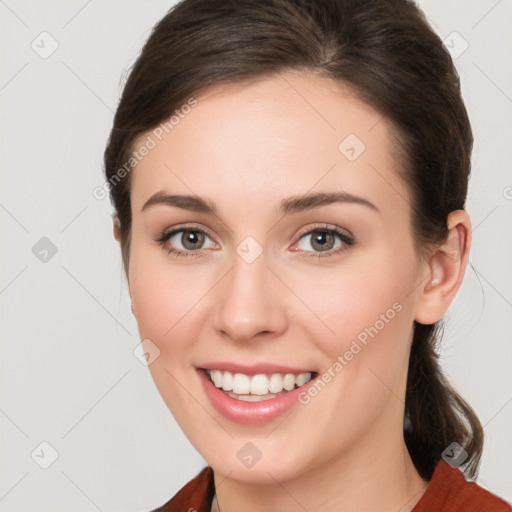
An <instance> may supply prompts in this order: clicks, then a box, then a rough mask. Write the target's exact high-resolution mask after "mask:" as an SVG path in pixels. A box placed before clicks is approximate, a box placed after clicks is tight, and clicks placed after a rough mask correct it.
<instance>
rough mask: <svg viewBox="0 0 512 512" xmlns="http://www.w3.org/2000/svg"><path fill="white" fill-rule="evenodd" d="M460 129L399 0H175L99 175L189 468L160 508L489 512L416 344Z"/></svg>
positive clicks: (466, 449)
mask: <svg viewBox="0 0 512 512" xmlns="http://www.w3.org/2000/svg"><path fill="white" fill-rule="evenodd" d="M472 141H473V139H472V132H471V127H470V123H469V120H468V117H467V113H466V109H465V107H464V104H463V102H462V99H461V94H460V86H459V80H458V75H457V73H456V71H455V69H454V66H453V63H452V61H451V58H450V56H449V54H448V53H447V51H446V50H445V49H444V47H443V45H442V42H441V41H440V39H439V38H438V36H437V35H436V34H435V33H433V31H432V30H431V29H430V28H429V26H428V24H427V23H426V21H425V19H424V17H423V15H422V14H421V12H420V11H419V10H418V9H417V7H416V6H415V5H414V4H413V3H412V2H409V1H407V0H394V1H391V0H372V1H361V0H314V1H313V0H309V1H308V0H236V1H235V0H217V1H216V2H210V1H208V0H184V1H183V2H181V3H179V4H178V5H177V6H175V7H174V8H173V9H171V11H170V12H169V13H168V14H167V15H166V16H165V17H164V18H163V19H162V20H161V21H160V22H159V23H158V24H157V25H156V27H155V28H154V30H153V33H152V34H151V36H150V38H149V40H148V41H147V43H146V45H145V47H144V49H143V51H142V53H141V55H140V57H139V58H138V60H137V62H136V63H135V65H134V67H133V69H132V71H131V73H130V76H129V78H128V81H127V83H126V86H125V89H124V91H123V95H122V98H121V101H120V103H119V106H118V109H117V112H116V115H115V119H114V126H113V128H112V132H111V135H110V140H109V143H108V146H107V149H106V152H105V172H106V177H107V180H108V181H107V183H108V187H109V189H110V194H111V198H112V201H113V204H114V207H115V223H114V234H115V237H116V239H117V240H118V241H119V242H120V245H121V250H122V255H123V262H124V267H125V272H126V276H127V280H128V284H129V290H130V297H131V300H132V310H133V312H134V315H135V317H136V319H137V323H138V327H139V331H140V335H141V339H143V345H144V348H145V352H146V353H147V354H148V363H150V365H149V368H150V371H151V374H152V376H153V378H154V380H155V383H156V385H157V388H158V389H159V392H160V393H161V395H162V397H163V399H164V401H165V402H166V404H167V405H168V407H169V409H170V410H171V412H172V413H173V415H174V417H175V418H176V420H177V422H178V423H179V425H180V426H181V428H182V429H183V431H184V432H185V434H186V435H187V437H188V438H189V439H190V441H191V442H192V444H193V445H194V446H195V447H196V448H197V450H198V451H199V452H200V453H201V455H202V456H203V457H204V459H205V460H206V461H207V463H208V466H207V467H206V468H205V469H204V470H203V471H202V472H201V473H200V474H199V475H197V477H196V478H194V479H193V480H192V481H191V482H189V484H187V485H186V486H185V487H184V488H183V489H182V490H181V491H179V492H178V494H177V495H176V496H174V497H173V498H172V499H171V500H170V501H169V502H167V503H166V504H165V505H163V506H162V507H161V508H159V509H158V510H161V511H171V510H172V511H178V510H179V511H181V510H183V511H192V510H198V511H221V512H230V511H234V510H243V511H260V510H261V511H268V510H276V511H278V510H287V511H295V510H311V511H322V512H327V511H334V510H335V511H340V510H366V511H374V510H375V511H377V510H378V511H380V512H382V511H396V510H404V511H405V510H406V511H410V510H414V511H416V512H418V511H424V510H429V511H431V510H443V511H445V510H446V511H447V510H464V511H465V512H467V511H470V510H475V511H476V510H478V511H482V510H493V511H505V510H507V511H508V510H511V507H510V505H509V504H507V503H506V502H504V501H503V500H501V499H500V498H498V497H496V496H494V495H492V494H491V493H489V492H487V491H485V490H483V489H482V488H480V487H478V486H477V485H476V484H475V483H470V482H469V481H466V479H465V478H464V476H463V474H462V473H461V471H459V469H457V468H458V467H461V469H463V470H464V473H465V474H466V476H467V477H468V479H469V478H472V477H475V476H476V472H477V468H478V464H479V460H480V456H481V452H482V443H483V434H482V427H481V424H480V422H479V420H478V418H477V417H476V415H475V413H474V412H473V411H472V410H471V408H470V407H469V405H468V404H467V403H466V402H465V401H464V400H463V399H462V398H461V397H460V396H459V395H457V393H456V392H455V391H454V390H453V389H452V388H451V387H450V385H449V384H448V383H447V381H446V380H445V379H444V377H443V375H442V373H441V371H440V368H439V366H438V362H437V355H436V351H435V346H436V343H437V341H438V340H437V338H438V331H439V326H440V321H441V320H442V318H443V316H444V314H445V313H446V311H447V310H448V308H449V306H450V304H451V303H452V301H453V299H454V298H455V296H456V294H457V291H458V289H459V287H460V285H461V283H462V279H463V276H464V272H465V268H466V265H467V262H468V255H469V250H470V247H471V222H470V219H469V217H468V215H467V213H466V212H465V211H464V205H465V198H466V192H467V186H468V178H469V172H470V154H471V148H472Z"/></svg>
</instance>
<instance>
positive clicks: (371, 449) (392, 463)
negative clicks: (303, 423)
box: [212, 436, 428, 512]
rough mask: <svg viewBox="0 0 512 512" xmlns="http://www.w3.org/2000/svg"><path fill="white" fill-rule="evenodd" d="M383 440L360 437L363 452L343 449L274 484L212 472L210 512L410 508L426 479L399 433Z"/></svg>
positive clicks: (386, 511) (393, 510)
mask: <svg viewBox="0 0 512 512" xmlns="http://www.w3.org/2000/svg"><path fill="white" fill-rule="evenodd" d="M383 439H384V438H383V437H382V436H378V437H375V439H374V440H373V442H372V441H371V440H366V441H365V445H364V446H365V450H364V453H361V452H360V451H358V452H359V453H357V454H356V453H355V452H356V450H349V453H346V452H344V453H343V454H342V455H341V456H340V457H338V458H335V459H331V460H329V461H328V462H326V463H325V464H322V465H321V466H319V467H317V468H315V469H314V470H311V471H309V472H307V473H303V474H301V475H298V476H297V477H295V478H292V479H290V480H287V481H285V482H277V481H276V483H275V484H248V483H245V482H239V481H236V480H233V479H230V478H229V477H225V476H223V475H220V474H218V473H217V472H215V471H214V478H215V486H216V488H217V494H216V497H215V499H214V501H213V504H212V512H235V511H239V510H244V511H245V512H264V511H268V510H286V511H287V512H303V511H304V510H315V511H318V512H335V511H336V512H339V511H345V510H347V511H348V510H364V511H367V512H396V511H397V510H400V511H401V512H408V511H411V510H412V509H413V508H414V506H415V505H416V504H417V502H418V501H419V500H420V499H421V496H422V495H423V494H424V492H425V490H426V487H427V485H428V482H427V481H425V480H423V479H422V478H421V477H420V475H419V474H418V472H417V471H416V468H415V467H414V464H413V463H412V460H411V458H410V456H409V453H408V451H407V448H406V446H405V442H404V440H403V437H400V438H399V439H398V440H397V442H390V441H391V440H390V439H386V440H385V443H383ZM220 482H222V485H220ZM217 499H218V503H217Z"/></svg>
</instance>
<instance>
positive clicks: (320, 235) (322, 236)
mask: <svg viewBox="0 0 512 512" xmlns="http://www.w3.org/2000/svg"><path fill="white" fill-rule="evenodd" d="M332 238H333V236H332V234H331V233H329V232H327V231H319V232H317V235H316V236H315V237H313V242H312V244H313V247H314V246H315V245H317V246H318V247H315V248H317V249H320V250H322V251H325V250H327V249H329V248H330V247H326V246H329V245H331V244H330V243H329V242H331V243H332Z"/></svg>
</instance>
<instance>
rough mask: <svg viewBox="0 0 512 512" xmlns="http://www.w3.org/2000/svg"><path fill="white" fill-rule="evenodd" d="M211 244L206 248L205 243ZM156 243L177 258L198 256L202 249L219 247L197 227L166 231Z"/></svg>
mask: <svg viewBox="0 0 512 512" xmlns="http://www.w3.org/2000/svg"><path fill="white" fill-rule="evenodd" d="M207 240H209V241H210V244H209V245H207V246H206V247H205V246H204V244H205V241H207ZM156 241H157V242H158V243H159V244H160V245H161V246H162V247H163V248H164V249H165V250H166V251H167V252H168V253H169V254H174V255H175V256H180V257H181V256H183V257H187V256H198V255H199V254H198V253H199V251H201V250H202V249H209V248H212V247H217V244H216V243H215V242H214V241H213V240H212V239H211V238H210V237H209V236H208V234H207V233H206V232H205V231H203V230H202V229H199V228H196V227H180V228H176V229H172V230H171V231H165V232H163V233H161V234H160V236H159V238H157V239H156Z"/></svg>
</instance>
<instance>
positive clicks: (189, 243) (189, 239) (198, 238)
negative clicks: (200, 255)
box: [181, 231, 204, 250]
mask: <svg viewBox="0 0 512 512" xmlns="http://www.w3.org/2000/svg"><path fill="white" fill-rule="evenodd" d="M203 238H204V235H203V234H202V233H199V232H197V231H185V232H184V233H183V236H182V240H181V243H182V244H183V246H184V247H185V248H187V249H191V250H192V249H198V248H199V247H200V246H201V244H202V242H203ZM197 246H199V247H197Z"/></svg>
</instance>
